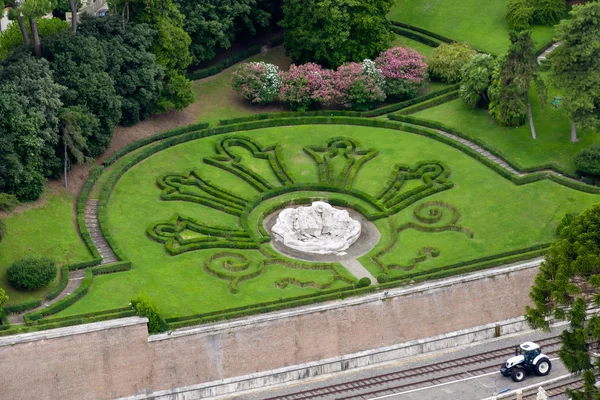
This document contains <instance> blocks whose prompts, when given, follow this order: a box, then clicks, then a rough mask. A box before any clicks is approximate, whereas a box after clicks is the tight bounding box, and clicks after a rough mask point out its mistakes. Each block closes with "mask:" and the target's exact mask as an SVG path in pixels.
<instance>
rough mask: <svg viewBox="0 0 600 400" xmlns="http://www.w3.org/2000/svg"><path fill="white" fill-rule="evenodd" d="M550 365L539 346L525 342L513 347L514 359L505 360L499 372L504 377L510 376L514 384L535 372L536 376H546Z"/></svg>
mask: <svg viewBox="0 0 600 400" xmlns="http://www.w3.org/2000/svg"><path fill="white" fill-rule="evenodd" d="M551 368H552V363H551V362H550V359H549V358H548V357H547V356H546V355H545V354H543V353H542V349H541V348H540V346H539V345H538V344H536V343H533V342H525V343H522V344H521V345H518V346H515V355H514V357H511V358H509V359H508V360H506V362H505V363H504V364H502V367H501V368H500V372H501V373H502V375H504V376H507V377H508V376H510V377H511V378H512V379H513V380H514V381H515V382H521V381H522V380H523V379H525V375H526V374H528V373H531V372H535V374H536V375H538V376H544V375H548V373H550V369H551Z"/></svg>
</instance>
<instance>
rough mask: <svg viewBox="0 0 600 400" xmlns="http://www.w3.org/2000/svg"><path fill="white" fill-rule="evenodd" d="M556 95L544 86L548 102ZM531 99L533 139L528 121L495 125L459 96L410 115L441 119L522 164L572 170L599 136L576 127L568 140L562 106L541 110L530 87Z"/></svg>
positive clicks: (552, 90)
mask: <svg viewBox="0 0 600 400" xmlns="http://www.w3.org/2000/svg"><path fill="white" fill-rule="evenodd" d="M557 95H559V93H558V91H557V90H556V89H555V88H553V87H549V88H548V100H549V102H550V101H551V100H552V99H553V98H554V96H557ZM531 99H532V108H533V120H534V122H535V127H536V132H537V139H535V140H534V139H532V137H531V130H530V129H529V123H526V124H525V125H522V126H520V127H517V128H513V127H501V126H497V125H496V124H495V122H494V120H493V119H492V118H491V117H490V116H489V114H488V113H487V111H486V110H484V109H470V108H468V107H467V106H466V105H465V104H464V103H463V102H462V100H460V99H459V100H454V101H451V102H449V103H445V104H442V105H439V106H437V107H434V108H430V109H427V110H424V111H420V112H418V113H415V114H413V115H412V116H414V117H417V118H422V119H427V120H431V121H437V122H440V123H443V124H444V125H447V126H450V127H452V128H455V129H457V130H459V131H460V132H462V133H464V134H466V135H468V136H469V137H473V138H477V139H479V140H481V141H483V142H484V143H486V144H487V145H488V146H490V147H492V148H495V149H497V150H499V151H500V152H501V153H502V154H504V155H505V157H506V158H508V159H509V160H510V161H513V162H516V163H518V164H519V165H521V166H523V167H525V168H530V167H537V166H540V165H544V164H548V163H554V164H555V165H556V166H557V167H558V168H559V169H560V170H562V171H565V172H568V173H573V172H575V167H574V165H573V158H574V156H575V155H576V154H577V153H578V152H580V151H581V150H583V149H586V148H588V147H590V146H591V145H592V144H598V143H600V136H599V135H598V134H597V133H594V132H592V131H590V130H584V129H579V130H578V137H579V142H577V143H572V142H571V125H570V122H569V119H568V118H567V116H566V110H565V109H564V108H562V107H559V108H554V107H552V106H551V105H550V104H548V105H547V106H546V108H545V109H544V110H542V109H541V108H540V106H539V101H538V99H537V95H536V94H535V91H534V90H532V92H531Z"/></svg>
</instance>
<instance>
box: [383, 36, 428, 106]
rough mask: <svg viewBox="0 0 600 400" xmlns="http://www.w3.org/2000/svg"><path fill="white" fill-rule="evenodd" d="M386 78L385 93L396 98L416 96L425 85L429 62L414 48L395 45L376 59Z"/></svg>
mask: <svg viewBox="0 0 600 400" xmlns="http://www.w3.org/2000/svg"><path fill="white" fill-rule="evenodd" d="M375 66H376V67H377V68H378V69H379V70H380V71H381V73H382V75H383V78H384V79H385V93H386V94H387V95H388V96H389V97H392V98H395V99H400V100H402V99H407V98H411V97H415V96H416V95H418V94H419V92H420V91H421V90H422V89H423V87H424V86H425V79H426V78H427V64H426V63H425V60H424V59H423V56H421V55H420V54H419V53H417V52H416V51H414V50H410V49H404V48H402V47H394V48H391V49H389V50H386V51H384V52H382V53H381V54H380V55H379V57H377V58H376V59H375Z"/></svg>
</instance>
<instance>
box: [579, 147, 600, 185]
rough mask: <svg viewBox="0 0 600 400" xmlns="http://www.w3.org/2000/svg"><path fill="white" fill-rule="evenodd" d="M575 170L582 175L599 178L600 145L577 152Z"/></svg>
mask: <svg viewBox="0 0 600 400" xmlns="http://www.w3.org/2000/svg"><path fill="white" fill-rule="evenodd" d="M575 170H576V171H577V172H578V173H580V174H582V175H591V176H594V177H598V176H600V145H597V144H595V145H593V146H592V147H590V148H589V149H585V150H583V151H581V152H579V153H578V154H577V155H576V156H575Z"/></svg>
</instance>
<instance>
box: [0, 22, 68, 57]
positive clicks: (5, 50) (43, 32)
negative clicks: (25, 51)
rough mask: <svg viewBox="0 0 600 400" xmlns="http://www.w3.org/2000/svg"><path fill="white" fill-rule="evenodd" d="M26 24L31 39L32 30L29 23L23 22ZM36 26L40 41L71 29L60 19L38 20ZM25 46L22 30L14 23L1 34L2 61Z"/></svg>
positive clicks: (0, 52) (0, 51)
mask: <svg viewBox="0 0 600 400" xmlns="http://www.w3.org/2000/svg"><path fill="white" fill-rule="evenodd" d="M23 22H24V24H25V28H26V29H27V31H28V33H29V35H30V37H31V28H30V26H29V21H28V20H25V21H23ZM36 24H37V28H38V35H39V36H40V39H44V38H48V37H51V36H53V35H55V34H57V33H58V32H61V31H65V30H67V29H68V28H69V24H67V22H66V21H63V20H60V19H58V18H37V19H36ZM22 46H23V35H22V34H21V30H20V29H19V24H18V23H16V22H15V23H13V24H10V25H9V26H8V28H7V29H6V30H5V31H4V32H2V34H0V60H3V59H5V58H6V57H7V56H8V55H9V54H10V52H12V51H13V50H15V49H18V48H19V47H22Z"/></svg>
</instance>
